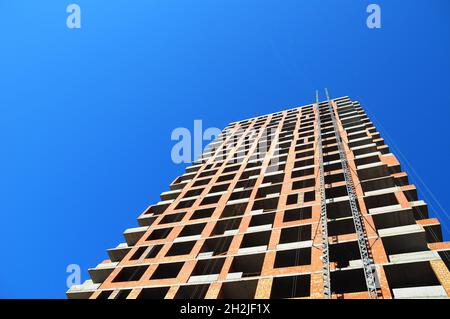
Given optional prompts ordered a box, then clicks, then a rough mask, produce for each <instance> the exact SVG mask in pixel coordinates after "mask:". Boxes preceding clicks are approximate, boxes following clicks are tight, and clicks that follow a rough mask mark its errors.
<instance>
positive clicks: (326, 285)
mask: <svg viewBox="0 0 450 319" xmlns="http://www.w3.org/2000/svg"><path fill="white" fill-rule="evenodd" d="M316 104H317V106H316V107H317V112H316V113H317V148H318V152H319V175H320V176H319V181H320V225H321V232H322V265H323V266H322V277H323V295H324V297H325V298H331V285H330V253H329V248H328V217H327V202H326V196H325V171H324V168H323V153H322V123H321V120H320V108H319V91H316Z"/></svg>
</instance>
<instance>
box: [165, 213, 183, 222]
mask: <svg viewBox="0 0 450 319" xmlns="http://www.w3.org/2000/svg"><path fill="white" fill-rule="evenodd" d="M184 215H186V213H177V214H170V215H166V216H164V217H163V218H162V219H161V221H160V222H159V223H160V224H169V223H176V222H179V221H180V220H182V219H183V217H184Z"/></svg>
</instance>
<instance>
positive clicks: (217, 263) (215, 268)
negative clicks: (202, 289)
mask: <svg viewBox="0 0 450 319" xmlns="http://www.w3.org/2000/svg"><path fill="white" fill-rule="evenodd" d="M224 262H225V258H214V259H202V260H198V261H197V264H196V265H195V268H194V270H193V271H192V274H191V276H203V275H213V274H218V273H220V270H221V269H222V266H223V264H224Z"/></svg>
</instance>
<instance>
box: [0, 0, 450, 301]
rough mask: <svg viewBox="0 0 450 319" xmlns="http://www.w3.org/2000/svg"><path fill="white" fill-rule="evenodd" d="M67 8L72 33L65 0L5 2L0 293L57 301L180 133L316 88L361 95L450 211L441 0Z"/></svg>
mask: <svg viewBox="0 0 450 319" xmlns="http://www.w3.org/2000/svg"><path fill="white" fill-rule="evenodd" d="M72 2H76V3H78V4H79V5H80V7H81V9H82V28H81V29H80V30H70V29H68V28H67V27H66V16H67V13H66V6H67V5H68V4H69V3H71V2H70V1H44V0H40V1H32V0H29V1H23V0H14V1H7V0H1V1H0V41H1V42H0V43H1V44H0V141H1V146H2V150H1V156H0V218H1V221H0V225H1V229H0V242H1V243H2V250H1V251H2V253H1V256H0V297H13V298H19V297H25V298H30V297H34V298H36V297H42V298H64V297H65V291H66V289H67V288H66V276H67V274H66V266H67V265H68V264H72V263H76V264H79V265H80V266H81V267H82V269H83V278H82V279H83V280H84V279H87V268H88V267H92V266H95V265H96V264H97V263H98V262H100V261H101V260H103V259H106V258H107V254H106V249H107V248H110V247H113V246H116V245H117V244H118V243H119V242H122V241H123V238H122V232H123V230H124V229H125V228H128V227H133V226H136V217H137V216H138V214H139V213H140V212H141V211H142V210H143V209H145V208H146V207H147V205H149V204H152V203H154V202H156V201H157V200H158V197H159V194H160V193H161V192H162V191H165V190H167V187H168V184H169V183H170V182H171V181H172V180H173V179H174V178H175V177H176V176H177V175H179V174H181V173H182V172H183V166H182V165H175V164H174V163H172V161H171V158H170V150H171V147H172V146H173V142H172V141H171V140H170V134H171V132H172V130H173V129H174V128H176V127H187V128H190V129H191V128H192V127H193V121H194V120H195V119H202V120H203V125H204V126H205V127H210V126H211V127H219V128H223V127H224V126H226V125H227V124H228V123H229V122H231V121H235V120H239V119H244V118H248V117H253V116H256V115H259V114H266V113H271V112H275V111H278V110H282V109H284V108H287V107H295V106H298V105H304V104H307V103H311V102H312V101H313V100H314V90H315V89H316V88H324V87H328V88H330V90H331V93H332V95H333V96H335V97H337V96H342V95H349V96H350V97H351V98H353V99H358V100H360V101H361V102H362V104H363V106H364V107H365V108H366V110H367V112H368V113H369V115H370V116H373V115H375V118H373V120H374V122H375V124H377V125H378V128H379V129H380V130H381V132H382V134H383V133H388V135H389V137H390V139H387V141H388V142H392V141H394V143H395V144H396V145H397V146H398V148H399V149H400V150H401V152H402V153H403V154H404V156H405V157H407V158H408V160H409V162H410V163H411V164H412V166H413V167H414V169H415V171H417V173H418V175H419V176H420V177H421V178H422V179H423V181H424V182H425V184H426V185H427V186H428V187H429V189H430V190H432V192H433V194H434V196H435V197H436V198H437V199H438V201H439V202H440V204H441V205H442V207H443V208H444V209H445V210H446V211H450V196H449V195H448V191H447V188H448V181H450V171H449V170H448V169H447V168H448V158H449V156H450V148H449V146H450V133H449V125H448V123H449V120H450V59H449V56H450V45H449V39H450V34H449V33H450V19H449V17H448V15H449V14H450V10H449V9H450V2H449V1H448V0H421V1H419V0H417V1H404V0H389V1H380V0H372V1H365V0H359V1H355V0H328V1H326V0H324V1H315V0H314V1H308V2H307V1H303V0H302V1H298V0H283V1H279V0H277V1H275V0H273V1H263V0H253V1H250V0H247V1H242V0H226V1H225V0H215V1H210V0H204V1H197V0H192V1H185V0H171V1H166V0H158V1H156V0H152V1H150V0H145V1H144V0H141V1H124V0H121V1H118V0H114V1H103V0H95V1H92V0H73V1H72ZM371 2H375V3H378V4H380V5H381V8H382V29H380V30H369V29H368V28H367V27H366V24H365V21H366V17H367V13H366V7H367V5H368V4H369V3H371ZM307 3H309V4H307ZM380 124H381V126H380ZM383 136H384V137H386V135H385V134H384V135H383ZM403 168H405V169H406V170H407V171H408V172H409V173H411V171H410V169H409V168H408V167H406V166H403ZM412 181H413V182H414V183H416V184H418V185H419V187H421V188H420V190H421V192H420V196H421V197H422V198H423V199H425V200H427V201H429V202H430V201H431V200H432V199H431V196H430V195H429V193H426V192H424V189H423V187H422V185H420V184H419V182H418V181H417V178H416V179H413V180H412ZM431 203H432V204H433V205H434V206H433V208H434V211H433V212H432V215H433V216H436V215H438V216H439V217H440V218H441V220H442V222H443V223H445V224H446V227H447V229H448V228H450V223H449V219H448V218H445V217H444V216H445V214H444V213H443V212H442V210H441V209H439V207H438V206H437V204H436V202H434V201H431ZM445 235H446V238H447V239H449V238H450V236H449V235H450V234H449V233H448V232H446V234H445Z"/></svg>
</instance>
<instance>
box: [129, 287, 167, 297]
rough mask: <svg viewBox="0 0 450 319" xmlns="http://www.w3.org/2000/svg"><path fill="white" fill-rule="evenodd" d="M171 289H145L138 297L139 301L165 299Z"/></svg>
mask: <svg viewBox="0 0 450 319" xmlns="http://www.w3.org/2000/svg"><path fill="white" fill-rule="evenodd" d="M168 291H169V287H158V288H144V289H142V291H141V293H140V294H139V295H138V296H137V299H164V297H165V296H166V294H167V292H168Z"/></svg>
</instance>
